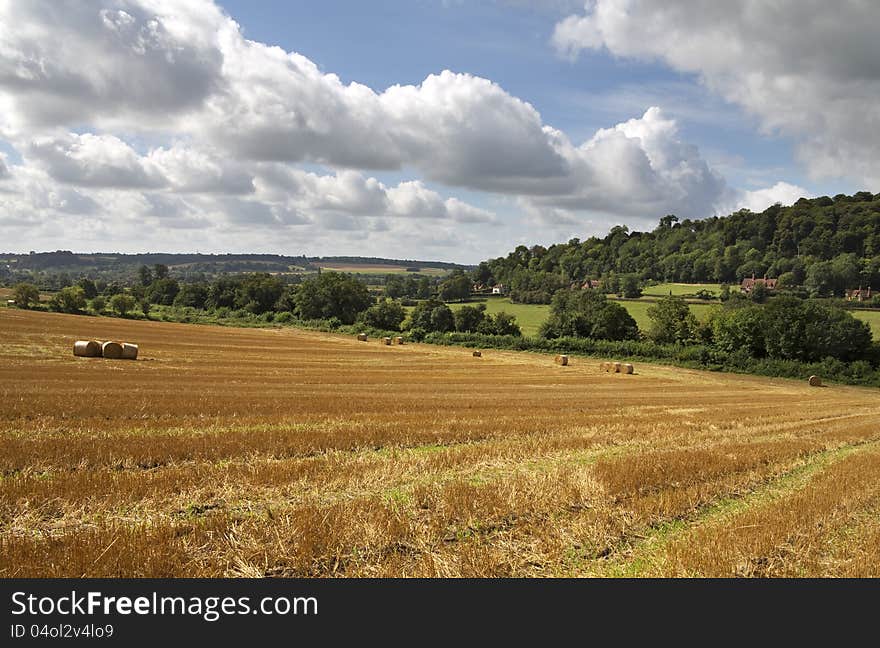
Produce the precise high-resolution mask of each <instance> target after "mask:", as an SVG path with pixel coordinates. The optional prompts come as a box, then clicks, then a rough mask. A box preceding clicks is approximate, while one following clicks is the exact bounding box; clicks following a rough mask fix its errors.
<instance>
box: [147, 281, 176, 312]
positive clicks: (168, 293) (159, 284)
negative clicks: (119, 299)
mask: <svg viewBox="0 0 880 648" xmlns="http://www.w3.org/2000/svg"><path fill="white" fill-rule="evenodd" d="M178 292H180V284H178V283H177V280H176V279H172V278H171V277H164V278H162V279H156V280H155V281H154V282H153V283H151V284H150V285H149V286H148V287H147V289H146V290H145V291H144V299H146V300H147V301H148V302H150V303H151V304H161V305H162V306H171V304H173V303H174V298H175V297H177V293H178Z"/></svg>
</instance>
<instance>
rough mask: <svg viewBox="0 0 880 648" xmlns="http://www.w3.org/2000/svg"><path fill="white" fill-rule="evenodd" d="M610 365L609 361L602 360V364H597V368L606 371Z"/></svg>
mask: <svg viewBox="0 0 880 648" xmlns="http://www.w3.org/2000/svg"><path fill="white" fill-rule="evenodd" d="M610 366H611V363H610V362H603V363H602V364H600V365H599V369H601V370H602V371H608V367H610Z"/></svg>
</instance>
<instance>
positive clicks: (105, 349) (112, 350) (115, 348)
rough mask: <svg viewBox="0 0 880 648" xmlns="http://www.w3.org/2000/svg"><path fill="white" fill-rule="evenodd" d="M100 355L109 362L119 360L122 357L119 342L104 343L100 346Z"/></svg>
mask: <svg viewBox="0 0 880 648" xmlns="http://www.w3.org/2000/svg"><path fill="white" fill-rule="evenodd" d="M101 355H103V356H104V357H105V358H110V359H111V360H119V359H120V358H121V357H122V345H121V344H119V342H104V344H102V345H101Z"/></svg>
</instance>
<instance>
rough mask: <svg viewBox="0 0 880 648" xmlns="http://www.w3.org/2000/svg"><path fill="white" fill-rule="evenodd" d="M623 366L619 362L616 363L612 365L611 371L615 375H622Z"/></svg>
mask: <svg viewBox="0 0 880 648" xmlns="http://www.w3.org/2000/svg"><path fill="white" fill-rule="evenodd" d="M621 368H622V365H621V364H620V363H619V362H615V363H613V364H612V365H611V371H612V372H613V373H620V370H621Z"/></svg>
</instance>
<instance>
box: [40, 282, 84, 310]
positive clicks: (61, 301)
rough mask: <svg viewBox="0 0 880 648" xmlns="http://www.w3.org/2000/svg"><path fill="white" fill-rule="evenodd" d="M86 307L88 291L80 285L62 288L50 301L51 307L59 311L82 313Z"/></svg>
mask: <svg viewBox="0 0 880 648" xmlns="http://www.w3.org/2000/svg"><path fill="white" fill-rule="evenodd" d="M85 307H86V293H85V291H84V290H83V289H82V288H80V287H79V286H68V287H67V288H62V289H61V290H59V291H58V292H57V293H55V294H54V295H52V299H51V300H50V301H49V308H51V309H52V310H53V311H56V312H58V313H81V312H82V311H83V310H84V309H85Z"/></svg>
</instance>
